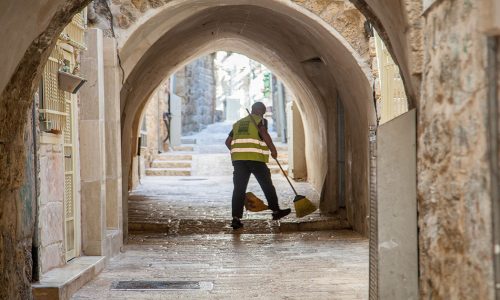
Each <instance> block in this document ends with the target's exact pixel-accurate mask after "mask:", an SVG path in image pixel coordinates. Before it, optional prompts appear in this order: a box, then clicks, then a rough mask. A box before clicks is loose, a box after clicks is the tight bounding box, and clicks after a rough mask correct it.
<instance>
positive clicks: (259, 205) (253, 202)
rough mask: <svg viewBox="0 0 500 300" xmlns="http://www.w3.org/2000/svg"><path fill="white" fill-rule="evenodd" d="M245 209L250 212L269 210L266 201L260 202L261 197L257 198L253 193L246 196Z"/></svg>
mask: <svg viewBox="0 0 500 300" xmlns="http://www.w3.org/2000/svg"><path fill="white" fill-rule="evenodd" d="M245 208H246V209H247V210H248V211H253V212H259V211H263V210H266V209H268V207H267V205H266V204H264V201H262V200H260V198H259V197H257V196H255V195H254V194H253V193H251V192H248V193H246V194H245Z"/></svg>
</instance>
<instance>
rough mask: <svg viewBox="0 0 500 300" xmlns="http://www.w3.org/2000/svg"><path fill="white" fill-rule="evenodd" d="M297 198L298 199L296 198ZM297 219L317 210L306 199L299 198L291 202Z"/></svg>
mask: <svg viewBox="0 0 500 300" xmlns="http://www.w3.org/2000/svg"><path fill="white" fill-rule="evenodd" d="M297 198H298V197H297ZM293 205H294V206H295V214H296V215H297V218H302V217H305V216H307V215H309V214H312V213H313V212H315V211H316V210H317V209H318V208H317V207H316V205H314V204H313V203H312V202H311V201H310V200H309V199H307V198H306V197H301V198H299V199H295V200H294V201H293Z"/></svg>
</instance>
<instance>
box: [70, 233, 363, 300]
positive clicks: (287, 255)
mask: <svg viewBox="0 0 500 300" xmlns="http://www.w3.org/2000/svg"><path fill="white" fill-rule="evenodd" d="M118 280H176V281H182V280H186V281H193V280H195V281H205V282H209V283H211V284H212V285H213V286H212V289H211V290H191V291H115V290H111V289H110V287H111V284H112V282H113V281H118ZM367 298H368V245H367V240H366V239H364V238H362V237H360V236H359V235H358V234H356V233H353V232H352V231H335V232H327V231H321V232H307V233H293V234H208V235H203V234H202V235H198V234H195V235H183V236H169V235H168V234H137V235H133V236H131V238H130V241H129V244H128V245H127V246H125V248H124V253H122V254H120V255H119V256H118V257H116V258H113V259H112V260H111V261H110V263H109V265H108V267H107V268H106V269H105V270H104V271H103V272H102V273H101V274H100V275H99V276H98V277H97V279H95V280H93V281H92V282H91V283H89V284H87V285H86V286H84V287H83V288H82V289H80V291H78V293H76V294H75V295H74V297H73V299H367Z"/></svg>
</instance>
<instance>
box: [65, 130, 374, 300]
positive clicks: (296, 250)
mask: <svg viewBox="0 0 500 300" xmlns="http://www.w3.org/2000/svg"><path fill="white" fill-rule="evenodd" d="M214 126H215V127H214ZM217 126H219V127H217ZM221 126H222V127H221ZM226 129H227V128H226V127H224V126H223V125H217V124H216V125H213V126H212V127H209V128H208V129H207V130H206V131H205V132H204V133H203V134H204V135H202V137H203V136H205V137H206V135H207V134H210V132H211V131H212V135H211V138H206V139H203V138H200V137H198V139H197V145H196V146H195V147H194V151H192V152H191V153H190V154H191V155H192V160H193V164H192V175H191V176H149V177H145V178H143V179H142V180H141V182H142V184H141V185H140V186H139V187H138V188H137V189H135V190H134V191H133V192H132V194H131V196H130V198H129V230H130V236H129V241H128V244H127V245H125V246H124V247H123V251H122V253H121V254H120V255H118V256H117V257H115V258H113V259H112V260H111V261H110V262H109V264H108V266H107V268H106V269H105V270H104V271H103V272H102V273H101V274H100V275H99V276H98V277H97V278H96V279H95V280H93V281H91V282H90V283H89V284H87V285H86V286H84V287H83V288H82V289H81V290H80V291H78V292H77V293H76V294H75V295H74V297H73V298H74V299H167V298H172V299H250V298H253V299H367V298H368V240H367V239H365V238H363V237H361V236H360V235H358V234H356V233H354V232H352V231H350V230H348V229H342V228H347V224H346V222H344V221H343V219H342V216H340V215H339V216H335V217H329V218H327V217H321V216H319V214H317V213H316V214H314V215H312V216H310V217H307V218H304V219H302V220H298V219H295V218H294V217H287V218H285V219H283V220H282V221H281V222H277V221H271V215H270V212H269V211H268V212H262V213H247V212H245V215H244V218H243V220H242V221H243V223H244V225H245V227H244V229H243V230H240V231H238V233H234V232H233V230H232V228H230V227H229V222H230V217H231V215H230V214H231V213H230V212H231V192H232V177H231V164H230V161H229V155H228V153H227V150H226V149H225V148H223V147H220V146H219V145H220V144H218V143H219V142H220V140H221V139H223V138H225V135H224V134H222V132H227V131H226ZM208 141H209V142H208ZM181 154H182V153H181ZM273 181H274V183H275V185H276V188H277V191H278V195H279V197H280V204H281V206H282V207H291V206H292V199H293V195H292V192H291V191H290V189H289V187H288V186H287V183H286V181H285V179H284V178H283V176H282V175H280V174H279V173H276V174H273ZM295 185H296V187H297V189H298V191H299V193H302V194H306V195H314V191H313V190H312V189H311V188H310V186H309V185H308V184H307V183H295ZM248 191H252V192H255V194H256V195H258V196H259V197H263V195H262V192H261V190H260V188H259V186H258V184H257V182H256V180H255V179H254V178H252V179H251V181H250V184H249V187H248ZM316 197H317V196H316ZM313 198H314V197H313ZM301 222H302V223H301ZM308 226H309V227H308ZM327 228H340V230H324V229H327ZM304 229H323V230H321V231H319V230H317V231H302V230H304ZM125 280H154V281H159V280H165V281H199V282H202V283H203V288H200V289H195V290H168V291H118V290H113V289H112V286H113V283H114V282H117V281H125Z"/></svg>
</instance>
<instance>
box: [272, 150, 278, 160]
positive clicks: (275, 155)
mask: <svg viewBox="0 0 500 300" xmlns="http://www.w3.org/2000/svg"><path fill="white" fill-rule="evenodd" d="M271 157H272V158H274V159H277V158H278V152H277V151H276V149H274V151H273V150H271Z"/></svg>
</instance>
